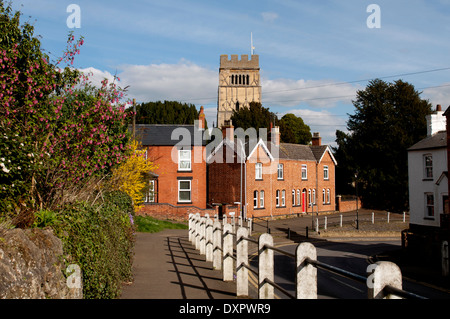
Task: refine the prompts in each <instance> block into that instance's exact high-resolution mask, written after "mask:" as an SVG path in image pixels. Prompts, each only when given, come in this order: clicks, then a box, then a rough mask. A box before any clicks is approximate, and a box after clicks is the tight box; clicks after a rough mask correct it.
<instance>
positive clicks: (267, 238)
mask: <svg viewBox="0 0 450 319" xmlns="http://www.w3.org/2000/svg"><path fill="white" fill-rule="evenodd" d="M266 245H267V246H273V237H272V235H270V234H267V233H265V234H262V235H261V236H259V240H258V249H259V262H258V264H259V269H258V284H259V285H258V286H259V289H258V299H274V293H273V290H274V289H273V286H272V285H271V284H268V283H266V282H265V279H269V280H271V281H273V279H274V271H273V266H274V263H273V250H272V249H267V248H265V246H266Z"/></svg>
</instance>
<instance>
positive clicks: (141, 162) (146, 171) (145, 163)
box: [112, 141, 158, 211]
mask: <svg viewBox="0 0 450 319" xmlns="http://www.w3.org/2000/svg"><path fill="white" fill-rule="evenodd" d="M157 168H158V165H156V164H153V163H152V162H151V161H150V160H148V159H146V158H145V150H142V149H141V145H140V143H139V142H137V141H132V144H131V155H130V156H129V157H128V159H127V160H126V161H124V162H122V164H121V165H120V166H119V167H117V168H116V169H114V170H113V178H112V180H113V187H114V188H115V189H116V190H121V191H123V192H125V193H127V194H128V195H130V197H131V198H132V199H133V205H134V209H135V211H137V210H138V209H139V207H140V206H141V204H142V203H143V201H144V196H145V193H146V192H148V191H149V181H150V175H151V174H150V173H151V172H152V171H154V170H155V169H157Z"/></svg>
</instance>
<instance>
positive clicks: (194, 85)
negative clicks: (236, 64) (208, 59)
mask: <svg viewBox="0 0 450 319" xmlns="http://www.w3.org/2000/svg"><path fill="white" fill-rule="evenodd" d="M119 69H120V70H121V71H120V73H119V77H120V78H121V86H128V85H129V90H128V94H129V95H130V96H132V97H133V98H136V100H137V101H142V102H147V101H157V100H174V101H180V102H186V103H193V104H202V103H211V101H217V86H218V75H217V71H213V70H210V69H207V68H204V67H201V66H198V65H196V64H193V63H190V62H188V61H185V60H182V61H180V62H179V63H178V64H150V65H123V66H121V67H120V68H119Z"/></svg>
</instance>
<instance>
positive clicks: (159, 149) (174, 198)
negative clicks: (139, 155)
mask: <svg viewBox="0 0 450 319" xmlns="http://www.w3.org/2000/svg"><path fill="white" fill-rule="evenodd" d="M202 115H203V110H201V113H200V117H201V120H200V121H199V123H200V124H197V125H171V124H167V125H161V124H152V125H148V124H138V125H136V139H137V140H139V141H140V142H141V143H142V146H143V147H144V148H145V149H146V151H147V158H148V159H150V160H151V161H152V162H153V163H155V164H157V165H158V169H157V170H155V171H154V172H153V174H152V175H153V177H152V180H151V181H150V186H151V191H150V193H149V194H148V196H146V198H145V203H144V205H143V207H142V208H141V210H140V211H139V213H140V214H146V215H151V216H154V217H161V218H170V219H177V220H185V219H187V218H188V215H189V213H196V212H198V211H201V210H205V209H206V208H207V207H206V189H207V179H206V161H205V157H204V152H205V146H206V142H205V140H204V139H203V133H204V129H203V127H204V120H203V119H204V116H203V117H202ZM202 213H205V212H202ZM211 213H212V214H213V213H214V212H210V214H211Z"/></svg>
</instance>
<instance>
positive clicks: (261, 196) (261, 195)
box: [259, 191, 264, 208]
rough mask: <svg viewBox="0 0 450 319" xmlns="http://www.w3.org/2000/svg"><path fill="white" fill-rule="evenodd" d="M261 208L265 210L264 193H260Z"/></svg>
mask: <svg viewBox="0 0 450 319" xmlns="http://www.w3.org/2000/svg"><path fill="white" fill-rule="evenodd" d="M259 207H260V208H264V191H261V192H260V193H259Z"/></svg>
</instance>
